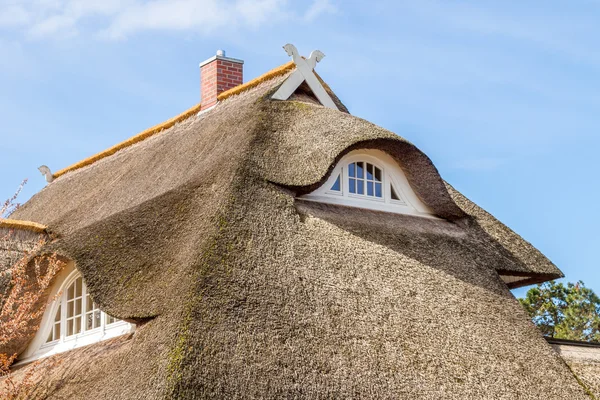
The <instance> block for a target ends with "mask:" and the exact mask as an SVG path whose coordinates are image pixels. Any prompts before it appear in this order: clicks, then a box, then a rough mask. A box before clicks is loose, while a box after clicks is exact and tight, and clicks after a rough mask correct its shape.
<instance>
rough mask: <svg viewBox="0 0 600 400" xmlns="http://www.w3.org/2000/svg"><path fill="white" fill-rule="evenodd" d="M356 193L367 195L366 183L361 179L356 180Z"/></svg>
mask: <svg viewBox="0 0 600 400" xmlns="http://www.w3.org/2000/svg"><path fill="white" fill-rule="evenodd" d="M356 193H358V194H365V181H363V180H360V179H357V180H356Z"/></svg>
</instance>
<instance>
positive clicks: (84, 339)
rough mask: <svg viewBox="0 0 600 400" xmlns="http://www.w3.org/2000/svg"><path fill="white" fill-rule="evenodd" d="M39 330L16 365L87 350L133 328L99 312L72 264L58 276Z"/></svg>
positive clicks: (124, 322)
mask: <svg viewBox="0 0 600 400" xmlns="http://www.w3.org/2000/svg"><path fill="white" fill-rule="evenodd" d="M61 275H62V277H63V279H60V278H57V279H58V280H59V281H62V283H60V284H58V285H55V287H54V288H53V290H52V293H51V302H50V303H49V304H48V305H47V306H46V311H45V312H44V316H43V318H42V323H41V325H40V328H39V330H38V332H37V334H36V336H35V338H34V339H33V341H32V342H31V344H30V345H29V347H28V348H27V350H25V352H24V353H23V354H22V355H21V357H20V358H19V362H28V361H31V360H35V359H38V358H41V357H45V356H49V355H52V354H56V353H60V352H63V351H67V350H71V349H74V348H78V347H81V346H86V345H89V344H92V343H96V342H99V341H101V340H106V339H110V338H113V337H116V336H120V335H123V334H126V333H128V332H132V331H133V330H134V328H135V326H134V325H132V324H130V323H128V322H126V321H123V320H120V319H117V318H115V317H113V316H111V315H108V314H107V313H105V312H104V311H102V310H100V308H99V307H98V305H97V304H96V303H95V302H94V301H93V299H92V297H91V296H90V293H89V292H88V290H87V286H86V285H85V281H84V280H83V277H82V276H81V274H80V273H79V272H78V271H77V270H76V269H75V268H74V267H73V265H72V263H71V264H70V265H69V266H68V267H67V269H66V270H65V271H63V272H61Z"/></svg>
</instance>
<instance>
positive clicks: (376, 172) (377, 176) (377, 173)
mask: <svg viewBox="0 0 600 400" xmlns="http://www.w3.org/2000/svg"><path fill="white" fill-rule="evenodd" d="M375 180H377V182H381V170H380V169H379V168H377V167H375Z"/></svg>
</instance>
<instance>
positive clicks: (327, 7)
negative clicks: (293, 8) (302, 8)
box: [304, 0, 337, 21]
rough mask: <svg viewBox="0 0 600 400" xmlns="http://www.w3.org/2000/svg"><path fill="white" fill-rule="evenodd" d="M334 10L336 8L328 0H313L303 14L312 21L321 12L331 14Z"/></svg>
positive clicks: (335, 10) (307, 19)
mask: <svg viewBox="0 0 600 400" xmlns="http://www.w3.org/2000/svg"><path fill="white" fill-rule="evenodd" d="M335 12H337V8H336V7H335V6H334V5H333V4H331V2H330V0H314V2H313V3H312V5H311V6H310V8H309V9H308V10H307V11H306V14H304V19H305V20H306V21H313V20H314V19H316V18H317V17H319V16H320V15H321V14H333V13H335Z"/></svg>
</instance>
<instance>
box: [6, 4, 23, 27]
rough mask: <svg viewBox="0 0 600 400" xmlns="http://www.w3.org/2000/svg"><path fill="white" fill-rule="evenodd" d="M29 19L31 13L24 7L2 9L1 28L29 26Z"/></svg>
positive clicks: (12, 6)
mask: <svg viewBox="0 0 600 400" xmlns="http://www.w3.org/2000/svg"><path fill="white" fill-rule="evenodd" d="M29 18H30V14H29V12H28V11H27V10H25V9H24V8H23V7H22V6H19V5H8V6H6V7H2V8H0V28H8V27H18V26H23V25H27V23H29Z"/></svg>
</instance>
